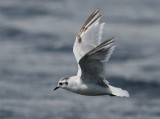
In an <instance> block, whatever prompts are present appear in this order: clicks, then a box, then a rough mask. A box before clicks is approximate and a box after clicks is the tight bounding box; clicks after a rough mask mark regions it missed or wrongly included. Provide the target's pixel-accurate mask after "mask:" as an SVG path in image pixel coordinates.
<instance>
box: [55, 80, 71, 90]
mask: <svg viewBox="0 0 160 119" xmlns="http://www.w3.org/2000/svg"><path fill="white" fill-rule="evenodd" d="M68 80H69V78H68V77H67V78H62V79H60V80H59V82H58V85H57V86H56V88H55V89H54V91H55V90H57V89H58V88H67V87H68Z"/></svg>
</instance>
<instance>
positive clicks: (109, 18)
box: [0, 0, 160, 119]
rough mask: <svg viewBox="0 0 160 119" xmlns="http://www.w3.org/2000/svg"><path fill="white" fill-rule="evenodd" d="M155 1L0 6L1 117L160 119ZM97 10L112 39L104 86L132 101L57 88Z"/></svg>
mask: <svg viewBox="0 0 160 119" xmlns="http://www.w3.org/2000/svg"><path fill="white" fill-rule="evenodd" d="M159 6H160V0H87V1H86V0H79V1H78V0H77V1H76V0H68V1H67V0H0V119H135V118H136V119H159V117H160V80H159V77H160V15H159V12H160V7H159ZM96 8H101V9H102V13H104V15H103V17H102V18H101V22H106V24H105V27H104V32H103V40H106V39H108V38H109V37H111V36H115V39H116V45H117V47H116V49H115V51H114V53H113V55H112V57H111V59H110V61H109V62H108V78H107V79H108V80H109V81H110V84H111V85H113V86H117V87H121V88H123V89H126V90H128V91H129V93H130V98H119V97H110V96H99V97H87V96H82V95H78V94H74V93H71V92H68V91H65V90H62V89H59V90H57V91H55V92H53V89H54V88H55V86H56V85H57V82H58V81H59V79H60V78H62V77H67V76H72V75H76V73H77V64H76V60H75V58H74V55H73V53H72V46H73V44H74V40H75V37H76V35H77V33H78V31H79V30H80V28H81V26H82V25H83V23H84V21H85V20H86V19H87V18H88V16H89V15H90V14H91V13H92V12H93V11H94V10H95V9H96Z"/></svg>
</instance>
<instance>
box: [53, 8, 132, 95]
mask: <svg viewBox="0 0 160 119" xmlns="http://www.w3.org/2000/svg"><path fill="white" fill-rule="evenodd" d="M100 11H101V10H100V9H96V10H95V11H94V12H93V13H92V14H91V15H90V16H89V18H88V19H87V20H86V21H85V23H84V25H83V26H82V28H81V29H80V31H79V33H78V34H77V36H76V39H75V43H74V46H73V53H74V55H75V58H76V61H77V64H78V72H77V75H76V76H72V77H65V78H62V79H60V80H59V82H58V84H57V86H56V88H54V89H53V90H54V91H55V90H57V89H59V88H62V89H65V90H68V91H71V92H73V93H77V94H81V95H85V96H101V95H109V96H120V97H129V93H128V91H126V90H123V89H121V88H117V87H114V86H111V85H110V84H109V82H108V81H107V79H106V63H107V61H108V60H109V58H110V56H111V54H112V52H113V50H114V48H115V46H116V45H115V40H114V37H111V38H109V39H108V40H105V41H103V42H102V41H101V39H102V31H103V27H104V24H105V23H99V20H100V18H101V17H102V15H103V14H100Z"/></svg>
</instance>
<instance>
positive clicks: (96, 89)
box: [72, 85, 109, 96]
mask: <svg viewBox="0 0 160 119" xmlns="http://www.w3.org/2000/svg"><path fill="white" fill-rule="evenodd" d="M72 92H74V93H78V94H81V95H88V96H98V95H107V94H109V89H108V88H106V87H101V86H98V85H84V86H82V87H81V88H79V89H77V90H74V91H72Z"/></svg>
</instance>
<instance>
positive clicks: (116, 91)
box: [109, 85, 129, 97]
mask: <svg viewBox="0 0 160 119" xmlns="http://www.w3.org/2000/svg"><path fill="white" fill-rule="evenodd" d="M109 88H110V90H111V92H112V94H111V96H120V97H129V93H128V91H126V90H123V89H121V88H116V87H113V86H111V85H109Z"/></svg>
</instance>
